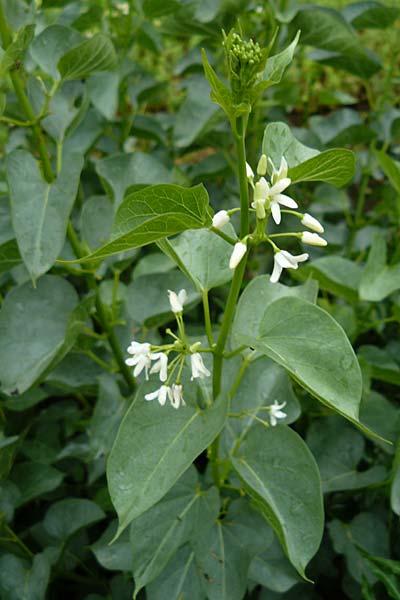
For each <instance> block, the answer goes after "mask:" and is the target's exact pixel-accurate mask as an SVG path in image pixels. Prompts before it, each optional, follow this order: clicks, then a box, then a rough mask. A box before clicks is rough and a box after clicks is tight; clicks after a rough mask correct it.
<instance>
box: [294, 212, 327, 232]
mask: <svg viewBox="0 0 400 600" xmlns="http://www.w3.org/2000/svg"><path fill="white" fill-rule="evenodd" d="M300 223H301V224H302V225H304V227H308V229H312V231H316V232H317V233H324V231H325V230H324V228H323V227H322V225H321V223H320V222H319V221H318V219H316V218H315V217H312V216H311V215H309V214H308V213H305V214H304V216H303V218H302V219H301V221H300Z"/></svg>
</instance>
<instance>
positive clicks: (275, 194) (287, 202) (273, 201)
mask: <svg viewBox="0 0 400 600" xmlns="http://www.w3.org/2000/svg"><path fill="white" fill-rule="evenodd" d="M290 181H291V180H290V179H289V177H283V178H282V179H279V180H277V181H276V183H274V185H273V186H272V187H271V188H270V190H269V200H270V206H271V213H272V218H273V219H274V221H275V223H276V224H277V225H279V223H280V222H281V208H280V204H282V206H286V207H287V208H297V202H295V201H294V200H293V198H290V196H286V194H282V192H283V190H285V189H286V188H287V187H289V185H290Z"/></svg>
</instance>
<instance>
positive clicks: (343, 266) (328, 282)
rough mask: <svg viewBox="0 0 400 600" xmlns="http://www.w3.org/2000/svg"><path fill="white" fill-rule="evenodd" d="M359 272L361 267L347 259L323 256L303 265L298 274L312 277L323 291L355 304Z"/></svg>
mask: <svg viewBox="0 0 400 600" xmlns="http://www.w3.org/2000/svg"><path fill="white" fill-rule="evenodd" d="M361 271H362V269H361V267H360V266H359V265H358V264H357V263H355V262H353V261H351V260H349V259H348V258H343V257H342V256H324V257H323V258H318V259H317V260H313V261H312V262H311V263H309V264H306V265H304V266H303V267H302V269H301V271H300V274H301V276H302V277H303V275H304V277H307V276H309V275H312V277H313V278H314V279H316V280H317V281H318V283H319V286H320V287H321V288H322V289H323V290H326V291H327V292H330V293H331V294H335V295H337V296H341V297H342V298H344V299H345V300H347V301H348V302H357V300H358V285H359V283H360V279H361Z"/></svg>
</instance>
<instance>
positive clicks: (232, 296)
mask: <svg viewBox="0 0 400 600" xmlns="http://www.w3.org/2000/svg"><path fill="white" fill-rule="evenodd" d="M246 121H247V119H246V120H245V117H239V118H238V119H237V120H236V132H234V133H235V143H236V152H237V161H238V178H239V189H240V238H241V239H243V238H244V237H245V236H246V235H248V233H249V187H248V181H247V174H246V145H245V139H246ZM247 257H248V252H247V253H246V255H245V256H244V257H243V258H242V260H241V261H240V263H239V265H238V266H237V267H236V269H235V272H234V275H233V279H232V283H231V287H230V290H229V295H228V300H227V302H226V307H225V312H224V316H223V318H222V323H221V329H220V331H219V336H218V340H217V344H216V347H215V350H214V365H213V366H214V368H213V396H214V401H215V400H216V399H217V397H218V395H219V394H220V392H221V381H222V367H223V360H224V356H223V353H224V350H225V344H226V340H227V338H228V334H229V330H230V327H231V324H232V319H233V314H234V312H235V308H236V303H237V300H238V297H239V294H240V288H241V286H242V281H243V276H244V273H245V270H246V263H247ZM218 454H219V436H217V437H216V438H215V440H214V441H213V443H212V445H211V448H210V460H211V465H212V473H213V479H214V482H215V484H216V485H218V486H219V485H220V483H221V476H220V471H219V456H218Z"/></svg>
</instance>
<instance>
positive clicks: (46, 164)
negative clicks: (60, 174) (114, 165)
mask: <svg viewBox="0 0 400 600" xmlns="http://www.w3.org/2000/svg"><path fill="white" fill-rule="evenodd" d="M0 36H1V40H2V43H3V48H4V50H6V49H7V48H8V46H9V45H10V44H11V42H12V33H11V31H10V28H9V27H8V24H7V21H6V17H5V14H4V9H3V2H2V0H0ZM10 77H11V81H12V84H13V87H14V91H15V94H16V96H17V98H18V101H19V104H20V106H21V108H22V110H23V111H24V113H25V115H26V117H27V119H28V121H32V122H33V124H32V131H33V135H34V138H35V142H36V144H35V145H36V148H37V150H38V152H39V154H40V158H41V161H42V165H43V173H44V176H45V178H46V179H47V181H49V182H50V181H53V179H54V174H53V170H52V168H51V163H50V158H49V155H48V153H47V148H46V144H45V141H44V138H43V135H42V131H41V129H40V126H39V125H38V123H37V122H36V115H35V112H34V110H33V108H32V106H31V104H30V102H29V100H28V96H27V95H26V93H25V90H24V83H23V80H22V76H21V73H20V72H19V71H17V70H16V69H15V70H13V71H10Z"/></svg>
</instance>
